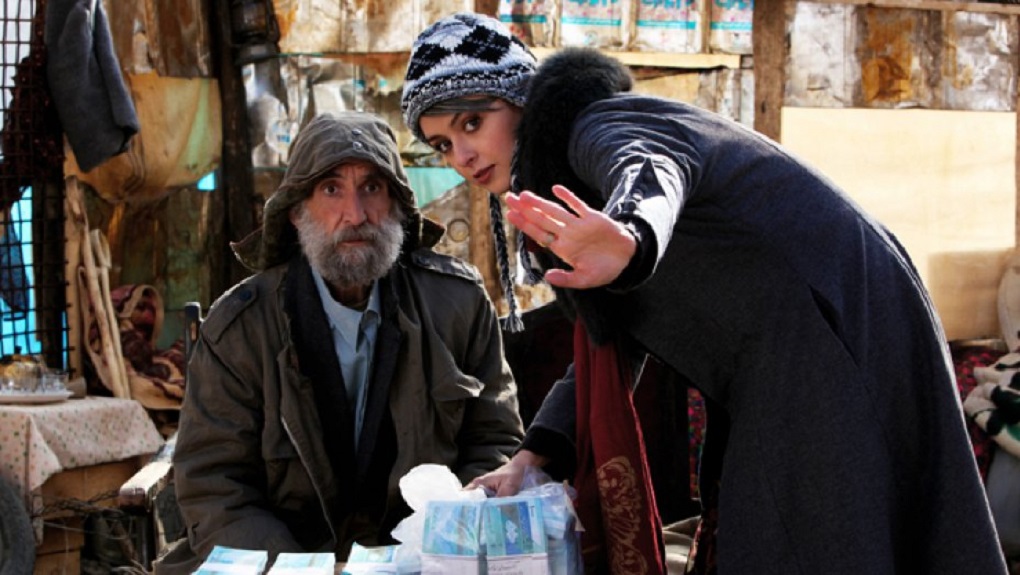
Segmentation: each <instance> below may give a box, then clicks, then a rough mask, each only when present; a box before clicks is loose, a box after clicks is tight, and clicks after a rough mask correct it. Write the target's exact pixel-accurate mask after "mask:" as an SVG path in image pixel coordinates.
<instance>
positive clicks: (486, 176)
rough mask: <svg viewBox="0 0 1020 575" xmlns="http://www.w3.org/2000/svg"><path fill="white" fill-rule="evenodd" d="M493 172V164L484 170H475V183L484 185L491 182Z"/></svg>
mask: <svg viewBox="0 0 1020 575" xmlns="http://www.w3.org/2000/svg"><path fill="white" fill-rule="evenodd" d="M492 172H493V168H492V166H489V167H488V168H485V169H484V170H479V171H477V172H475V175H474V179H475V183H477V184H478V185H479V186H484V185H485V184H487V183H489V180H491V179H492Z"/></svg>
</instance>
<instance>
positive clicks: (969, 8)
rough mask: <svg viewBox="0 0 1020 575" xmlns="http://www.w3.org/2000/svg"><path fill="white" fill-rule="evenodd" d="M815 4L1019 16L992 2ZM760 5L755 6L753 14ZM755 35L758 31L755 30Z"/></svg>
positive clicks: (824, 0) (829, 0)
mask: <svg viewBox="0 0 1020 575" xmlns="http://www.w3.org/2000/svg"><path fill="white" fill-rule="evenodd" d="M812 2H813V3H815V4H854V5H858V6H867V7H869V8H910V9H912V10H940V11H943V12H984V13H989V14H1020V6H1018V5H1015V4H1014V5H1009V4H997V3H994V2H982V3H978V2H950V1H948V0H946V1H939V0H812ZM759 5H760V3H758V5H756V6H755V12H757V11H758V10H757V8H758V7H759ZM754 30H755V33H757V32H758V29H757V28H755V29H754Z"/></svg>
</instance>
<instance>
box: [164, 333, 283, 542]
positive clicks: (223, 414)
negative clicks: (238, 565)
mask: <svg viewBox="0 0 1020 575" xmlns="http://www.w3.org/2000/svg"><path fill="white" fill-rule="evenodd" d="M206 321H207V322H208V321H209V320H208V319H207V320H206ZM234 351H235V352H236V351H238V350H236V349H235V350H234ZM246 355H248V354H245V353H243V352H242V353H232V354H230V357H229V358H228V357H220V356H219V355H217V353H216V351H215V348H214V347H212V346H211V345H210V342H209V341H208V339H206V337H205V336H204V335H201V336H200V337H199V340H198V342H197V343H196V347H195V350H194V351H193V353H192V357H191V360H190V362H189V367H188V386H187V391H186V395H185V400H184V404H183V406H182V408H181V417H180V425H179V431H178V437H177V447H176V450H175V452H174V474H175V481H176V490H177V500H178V503H179V505H180V509H181V514H182V516H183V518H184V522H185V526H186V528H187V532H188V539H189V541H190V544H191V547H192V549H193V550H194V551H195V553H196V555H198V556H199V557H205V556H206V555H208V553H209V551H211V550H212V548H213V546H214V545H225V546H228V547H237V548H242V549H265V550H267V551H269V552H270V553H271V554H275V553H278V552H281V551H290V552H300V551H302V549H301V548H300V546H299V545H298V544H297V542H296V541H295V540H294V538H293V536H292V535H291V533H290V531H289V530H288V529H287V527H286V526H285V525H284V524H283V523H281V522H280V521H279V520H278V519H277V518H276V517H274V516H273V514H272V513H271V512H270V511H269V508H270V506H269V504H268V502H267V501H266V492H267V485H266V483H267V480H266V473H265V467H264V466H263V464H262V457H261V445H262V441H261V432H260V430H261V429H262V418H263V410H262V402H263V396H262V393H261V391H260V389H259V388H258V385H257V384H256V383H254V381H255V380H256V378H254V377H243V376H240V375H239V374H240V373H241V372H240V371H239V369H238V366H237V365H235V364H234V362H237V361H239V360H240V361H251V360H250V358H249V359H247V360H245V359H244V357H245V356H246Z"/></svg>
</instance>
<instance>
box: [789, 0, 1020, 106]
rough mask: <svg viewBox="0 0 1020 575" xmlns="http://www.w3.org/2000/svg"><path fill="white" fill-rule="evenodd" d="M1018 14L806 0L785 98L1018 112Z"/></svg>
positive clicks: (795, 29) (793, 39)
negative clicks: (884, 6)
mask: <svg viewBox="0 0 1020 575" xmlns="http://www.w3.org/2000/svg"><path fill="white" fill-rule="evenodd" d="M1017 46H1018V34H1017V18H1016V16H1012V15H1002V14H991V13H969V12H959V11H938V10H910V9H902V8H873V7H867V6H858V5H839V4H826V3H812V2H799V3H798V4H797V7H796V12H795V16H794V19H793V21H792V23H791V25H790V51H789V60H788V62H787V79H788V82H787V85H786V105H788V106H802V107H833V108H839V107H865V108H905V107H922V108H931V109H950V110H986V111H996V110H1002V111H1007V110H1013V109H1014V108H1015V105H1016V76H1017V58H1016V53H1017Z"/></svg>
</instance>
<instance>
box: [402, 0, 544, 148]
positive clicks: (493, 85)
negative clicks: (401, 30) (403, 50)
mask: <svg viewBox="0 0 1020 575" xmlns="http://www.w3.org/2000/svg"><path fill="white" fill-rule="evenodd" d="M535 67H536V60H535V56H534V55H532V54H531V52H530V51H529V50H528V48H527V46H525V45H524V42H521V40H520V39H519V38H517V36H514V35H513V33H511V32H510V30H509V29H508V28H507V27H506V26H504V25H503V24H502V23H501V22H500V21H499V20H497V19H495V18H492V17H491V16H485V15H483V14H473V13H459V14H454V15H452V16H447V17H446V18H443V19H441V20H439V21H437V22H435V23H434V24H432V25H431V26H429V27H428V28H426V29H425V30H424V31H423V32H422V33H421V34H419V35H418V38H416V39H415V41H414V45H413V46H411V58H410V60H409V61H408V63H407V73H406V74H405V76H404V92H403V95H402V96H401V98H400V109H401V111H402V112H403V113H404V123H405V124H407V127H408V129H409V130H411V132H413V133H414V135H415V136H416V137H417V138H418V139H419V140H421V141H423V142H424V141H425V135H424V134H422V132H421V128H420V127H419V125H418V121H419V119H420V118H421V115H422V113H423V112H425V111H426V110H428V109H429V108H431V107H432V106H434V105H436V104H438V103H439V102H442V101H444V100H449V99H451V98H462V97H464V96H476V95H477V96H481V95H485V96H496V97H498V98H502V99H504V100H506V101H508V102H510V103H511V104H514V105H516V106H522V107H523V106H524V99H525V96H526V95H527V89H528V79H530V78H531V75H532V74H534V73H535Z"/></svg>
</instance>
